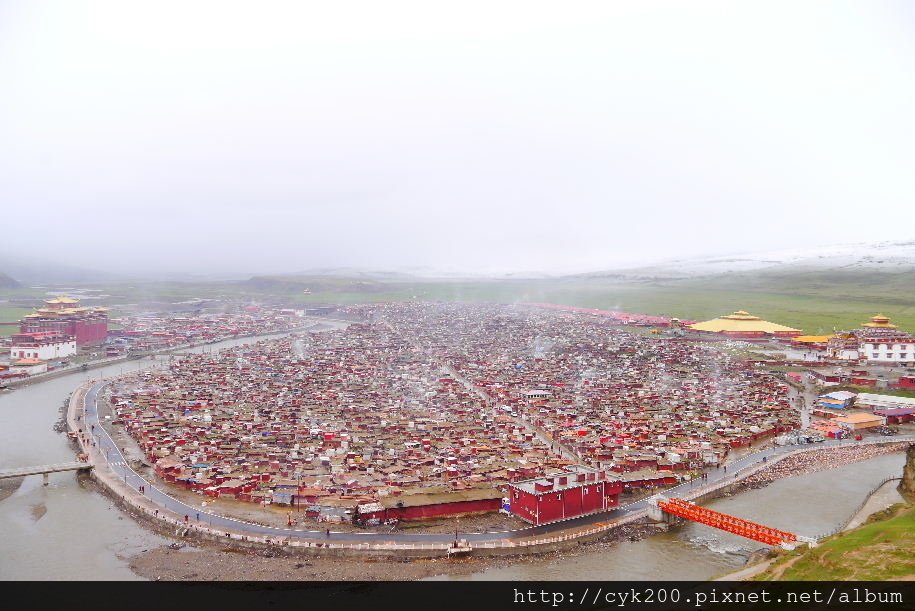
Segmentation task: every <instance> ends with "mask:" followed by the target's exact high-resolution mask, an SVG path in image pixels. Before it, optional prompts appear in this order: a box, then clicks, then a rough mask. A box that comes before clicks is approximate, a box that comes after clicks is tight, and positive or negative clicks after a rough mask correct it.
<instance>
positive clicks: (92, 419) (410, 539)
mask: <svg viewBox="0 0 915 611" xmlns="http://www.w3.org/2000/svg"><path fill="white" fill-rule="evenodd" d="M106 384H108V382H104V381H102V382H97V383H95V384H93V385H92V387H91V388H90V389H89V391H88V392H87V393H86V396H85V398H84V407H85V426H86V427H91V426H92V425H95V430H94V431H93V434H94V436H95V439H96V443H97V444H98V446H97V447H98V450H100V452H99V455H100V456H101V457H104V458H105V460H107V461H108V465H109V466H110V468H111V469H112V471H114V473H116V474H117V475H118V476H119V477H122V478H123V480H124V482H125V483H126V484H127V485H128V486H130V487H131V488H132V489H133V490H138V489H139V487H140V486H141V485H142V486H145V487H146V488H145V489H146V492H145V496H146V498H147V499H149V500H151V501H153V502H154V503H155V504H156V505H158V506H159V507H160V508H162V509H166V510H169V511H171V512H174V513H175V514H177V515H179V516H184V515H187V516H190V521H191V523H192V524H193V523H196V522H197V516H198V515H199V516H200V521H199V523H201V524H208V525H211V526H214V527H220V528H228V529H231V530H234V531H236V532H238V531H241V532H245V533H250V534H253V535H267V536H277V537H289V538H293V539H301V540H312V541H328V540H330V541H332V542H338V543H417V544H418V543H447V542H450V541H452V540H454V535H453V534H417V533H400V532H393V533H391V532H381V533H377V532H363V533H361V532H331V533H330V535H329V536H328V535H327V534H326V532H325V531H322V530H295V529H291V528H277V527H271V526H263V525H261V524H254V523H251V522H246V521H244V520H238V519H235V518H229V517H225V516H221V515H218V514H215V513H211V512H208V511H205V510H201V508H200V507H194V506H192V505H188V504H186V503H184V502H182V501H179V500H178V499H175V498H173V497H171V496H169V495H168V494H167V493H165V492H163V491H162V490H160V489H159V488H156V487H155V486H154V485H153V484H152V483H150V482H149V481H147V480H146V479H144V478H143V477H142V476H141V475H139V474H138V473H136V472H135V471H134V470H133V469H132V468H130V466H129V465H128V463H127V459H126V458H125V457H124V455H123V454H122V453H121V450H120V448H118V446H117V444H116V443H115V442H114V441H113V440H112V439H111V437H110V436H109V434H108V432H107V431H106V430H105V429H104V427H103V426H101V424H100V422H99V417H98V393H99V391H100V390H101V389H102V388H103V387H104V386H105V385H106ZM881 441H887V442H889V441H915V436H912V435H907V436H896V437H892V438H887V439H886V440H881ZM856 443H861V442H856V441H854V440H841V441H824V442H822V443H819V444H817V446H819V447H824V448H825V447H838V446H850V445H855V444H856ZM807 448H809V446H782V447H774V448H769V449H767V450H763V451H760V452H756V453H754V454H749V455H747V456H744V457H742V458H740V459H738V460H736V461H734V462H732V463H730V464H728V466H727V471H725V469H716V470H714V471H710V472H709V476H708V480H706V481H705V483H704V485H705V486H708V485H710V484H714V483H716V482H720V481H723V480H725V479H734V480H739V479H742V477H741V476H742V474H743V473H744V472H746V470H747V469H748V468H750V467H753V466H756V465H758V464H759V463H761V462H763V459H764V458H765V459H768V458H770V457H774V456H778V455H782V454H789V453H792V452H796V451H798V450H802V449H807ZM699 484H700V482H696V483H695V484H690V483H688V482H687V483H682V484H680V485H678V486H675V487H674V488H668V489H667V490H665V491H664V492H663V494H664V495H665V496H674V497H676V496H678V495H685V494H687V493H689V492H690V490H692V489H693V485H696V486H698V485H699ZM138 494H139V493H138ZM647 509H648V499H642V500H640V501H636V502H633V503H629V504H628V505H624V506H622V507H619V508H617V509H614V510H612V511H609V512H605V513H598V514H592V515H589V516H584V517H581V518H577V519H573V520H566V521H563V522H558V523H554V524H549V525H545V526H537V527H529V528H521V529H518V530H510V531H499V532H482V533H460V535H459V537H460V538H461V539H467V540H468V541H470V542H498V541H504V540H517V539H527V538H530V537H532V536H535V535H542V534H547V533H555V532H557V531H560V530H566V529H570V528H580V527H586V526H588V525H592V524H596V523H598V522H607V521H613V520H617V519H620V518H624V517H629V516H633V515H634V514H644V513H647Z"/></svg>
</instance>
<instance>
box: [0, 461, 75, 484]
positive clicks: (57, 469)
mask: <svg viewBox="0 0 915 611" xmlns="http://www.w3.org/2000/svg"><path fill="white" fill-rule="evenodd" d="M92 468H93V464H92V463H89V462H84V461H75V462H64V463H57V464H55V465H39V466H36V467H16V468H14V469H0V479H9V478H11V477H25V476H27V475H39V474H41V475H43V476H44V485H45V486H47V485H48V475H50V474H51V473H63V472H64V471H88V470H89V469H92Z"/></svg>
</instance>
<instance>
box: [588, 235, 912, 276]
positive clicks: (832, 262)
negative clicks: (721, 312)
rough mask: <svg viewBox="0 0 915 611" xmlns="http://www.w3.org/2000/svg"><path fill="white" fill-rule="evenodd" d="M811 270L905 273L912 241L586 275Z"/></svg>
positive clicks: (671, 263)
mask: <svg viewBox="0 0 915 611" xmlns="http://www.w3.org/2000/svg"><path fill="white" fill-rule="evenodd" d="M815 270H822V271H827V270H834V271H843V270H844V271H864V270H879V271H881V272H905V271H912V270H915V241H906V242H876V243H857V244H838V245H831V246H821V247H813V248H797V249H790V250H775V251H767V252H753V253H742V254H735V255H720V256H713V257H696V258H686V259H674V260H670V261H665V262H661V263H656V264H652V265H647V266H643V267H629V268H624V269H610V270H606V271H605V272H599V273H593V274H585V275H586V276H603V275H609V276H617V277H624V278H631V279H638V278H645V279H648V278H697V277H703V276H718V275H725V274H741V273H747V272H760V273H770V272H774V273H778V272H786V273H788V272H801V271H815Z"/></svg>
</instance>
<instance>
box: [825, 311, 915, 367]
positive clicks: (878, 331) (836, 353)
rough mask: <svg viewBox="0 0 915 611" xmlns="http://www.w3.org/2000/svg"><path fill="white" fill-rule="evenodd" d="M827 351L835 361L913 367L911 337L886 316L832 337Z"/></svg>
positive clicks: (914, 357) (914, 342) (914, 355)
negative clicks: (859, 361) (856, 361)
mask: <svg viewBox="0 0 915 611" xmlns="http://www.w3.org/2000/svg"><path fill="white" fill-rule="evenodd" d="M827 351H828V354H829V356H831V357H833V358H838V359H847V360H863V361H868V362H872V363H886V364H899V365H913V364H915V335H912V334H911V333H907V332H905V331H901V330H900V329H898V328H897V327H896V325H894V324H893V322H892V321H891V320H890V318H889V317H888V316H884V315H883V314H877V315H875V316H872V317H871V319H870V320H869V321H868V322H865V323H861V327H860V328H859V329H852V330H851V331H845V332H842V333H836V335H835V337H833V338H832V339H830V340H829V344H828V345H827Z"/></svg>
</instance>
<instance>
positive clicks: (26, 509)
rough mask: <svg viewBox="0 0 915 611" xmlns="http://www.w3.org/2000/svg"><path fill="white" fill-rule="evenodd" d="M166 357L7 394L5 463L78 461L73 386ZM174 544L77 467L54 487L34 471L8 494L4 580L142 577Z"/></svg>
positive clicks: (2, 518)
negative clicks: (154, 550)
mask: <svg viewBox="0 0 915 611" xmlns="http://www.w3.org/2000/svg"><path fill="white" fill-rule="evenodd" d="M322 322H323V321H322ZM335 326H340V325H337V324H335V323H331V322H329V321H328V322H323V325H322V328H325V327H335ZM315 330H319V329H318V328H316V329H315ZM280 335H282V334H280ZM260 339H264V338H263V337H258V338H242V339H237V340H228V341H224V342H219V343H216V344H210V345H206V346H199V347H197V348H192V349H188V350H183V352H209V351H213V350H219V349H222V348H228V347H231V346H237V345H240V344H245V343H250V342H254V341H258V340H260ZM165 360H166V359H165V358H163V357H160V358H159V359H155V360H153V359H149V358H146V359H141V360H134V361H126V362H123V363H116V364H113V365H110V366H107V367H104V368H100V369H92V370H90V371H85V372H75V373H72V374H69V375H65V376H61V377H59V378H55V379H51V380H47V381H45V382H40V383H37V384H33V385H31V386H22V387H19V388H17V389H15V390H12V391H5V392H3V393H0V469H3V468H12V467H24V466H31V465H47V464H53V463H57V462H71V461H73V460H74V453H73V450H72V449H71V447H70V445H69V442H68V439H67V437H66V435H65V434H63V433H56V432H55V431H54V424H55V422H57V420H58V419H59V418H60V408H61V406H62V405H63V402H64V401H65V400H66V399H67V398H68V397H69V396H70V393H71V392H72V391H73V390H74V389H75V388H76V387H77V386H79V385H80V384H81V383H82V382H84V381H86V380H89V379H100V378H103V377H111V376H116V375H119V374H121V373H128V372H130V371H136V370H138V369H147V368H149V367H150V366H151V365H152V364H153V363H155V362H158V363H160V364H163V363H164V362H165ZM45 510H46V512H45ZM42 512H44V515H41V514H42ZM167 543H170V541H169V540H168V539H165V538H163V537H160V536H159V535H156V534H154V533H152V532H150V531H148V530H146V529H144V528H142V527H140V526H139V525H138V524H136V523H135V522H134V521H133V520H132V519H131V518H130V517H128V516H126V515H125V514H123V513H122V512H121V511H120V510H119V509H117V508H116V507H114V506H112V504H111V503H110V502H109V501H108V499H107V498H106V497H104V496H102V495H100V494H96V493H94V492H90V491H88V490H86V489H84V488H82V487H81V486H80V485H79V484H78V483H77V480H76V476H75V475H74V474H73V473H57V474H52V475H51V476H50V483H49V485H48V486H43V485H42V479H41V476H40V475H35V476H31V477H27V478H26V479H25V481H23V483H22V486H21V487H20V488H19V490H17V491H16V492H15V493H14V494H13V495H11V496H10V497H9V498H7V499H5V500H2V501H0V579H139V578H138V577H137V576H136V575H134V574H133V572H132V571H131V570H130V568H129V559H130V557H131V556H132V555H134V554H136V553H137V552H140V551H143V550H144V549H147V548H150V547H156V546H159V545H164V544H167Z"/></svg>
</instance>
